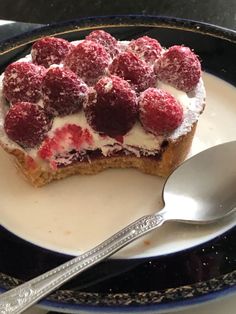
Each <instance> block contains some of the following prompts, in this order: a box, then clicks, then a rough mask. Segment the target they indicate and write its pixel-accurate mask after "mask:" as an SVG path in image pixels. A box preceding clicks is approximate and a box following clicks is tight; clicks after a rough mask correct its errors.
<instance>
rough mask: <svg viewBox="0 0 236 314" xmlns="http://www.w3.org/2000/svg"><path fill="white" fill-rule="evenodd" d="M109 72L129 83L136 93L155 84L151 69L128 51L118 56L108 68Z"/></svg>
mask: <svg viewBox="0 0 236 314" xmlns="http://www.w3.org/2000/svg"><path fill="white" fill-rule="evenodd" d="M109 71H110V73H111V74H114V75H117V76H120V77H121V78H123V79H124V80H127V81H129V83H130V85H131V86H132V87H133V88H134V89H135V90H136V91H138V92H140V91H143V90H145V89H147V88H148V87H151V86H154V84H155V75H154V72H153V70H152V68H151V67H150V66H148V65H147V64H146V62H144V61H142V60H141V59H139V58H138V57H137V56H136V55H135V54H133V53H132V52H130V51H128V52H123V53H121V54H119V55H118V56H117V57H116V58H115V59H114V60H113V62H112V64H111V65H110V66H109Z"/></svg>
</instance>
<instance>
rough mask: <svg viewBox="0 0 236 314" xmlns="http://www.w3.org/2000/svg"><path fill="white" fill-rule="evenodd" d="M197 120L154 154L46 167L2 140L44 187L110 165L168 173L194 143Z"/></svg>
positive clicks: (26, 173) (37, 184)
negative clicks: (187, 130) (52, 182)
mask: <svg viewBox="0 0 236 314" xmlns="http://www.w3.org/2000/svg"><path fill="white" fill-rule="evenodd" d="M196 126H197V122H195V123H194V124H193V125H192V128H191V130H190V131H189V132H188V133H186V134H184V135H182V136H180V137H179V138H177V139H176V140H168V142H167V145H165V147H164V148H162V150H161V151H160V154H159V155H158V156H157V158H155V157H136V156H133V155H132V156H131V155H127V156H114V157H98V158H96V159H94V160H91V161H78V162H75V163H73V164H71V165H69V166H66V167H63V168H57V169H55V170H53V169H47V170H45V169H44V168H43V167H42V166H40V164H36V163H35V162H34V161H33V162H32V160H31V159H30V157H29V156H28V155H27V153H26V152H24V151H23V150H20V149H17V148H15V149H11V148H9V147H8V146H6V145H4V143H0V144H1V146H2V147H3V149H4V150H5V151H6V152H8V153H9V154H11V155H12V156H13V158H14V159H15V163H16V165H17V167H18V168H20V170H21V172H22V173H23V174H24V176H25V178H26V179H27V180H28V181H29V182H30V183H31V184H32V185H33V186H35V187H41V186H43V185H45V184H48V183H49V182H51V181H53V180H59V179H62V178H65V177H68V176H71V175H74V174H81V175H85V174H97V173H99V172H101V171H103V170H105V169H108V168H136V169H138V170H140V171H142V172H144V173H147V174H151V175H158V176H161V177H166V176H168V175H169V174H170V173H171V172H172V171H173V170H174V169H175V168H176V167H177V166H178V165H179V164H180V163H181V162H183V161H184V159H185V158H186V156H187V154H188V152H189V150H190V148H191V144H192V139H193V136H194V133H195V130H196Z"/></svg>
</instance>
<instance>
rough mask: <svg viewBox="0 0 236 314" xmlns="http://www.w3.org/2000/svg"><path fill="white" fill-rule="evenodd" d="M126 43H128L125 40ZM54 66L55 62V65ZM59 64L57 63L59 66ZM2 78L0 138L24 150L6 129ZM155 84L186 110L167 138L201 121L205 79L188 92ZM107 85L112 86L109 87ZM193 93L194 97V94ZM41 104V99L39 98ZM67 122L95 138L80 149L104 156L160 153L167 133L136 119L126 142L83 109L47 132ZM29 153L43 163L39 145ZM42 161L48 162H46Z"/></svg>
mask: <svg viewBox="0 0 236 314" xmlns="http://www.w3.org/2000/svg"><path fill="white" fill-rule="evenodd" d="M124 44H125V45H127V43H124ZM18 61H27V62H30V61H31V56H29V55H28V56H26V57H25V58H22V59H20V60H18ZM52 66H53V65H52ZM56 66H58V65H56ZM2 80H3V74H2V75H1V76H0V137H1V141H2V142H4V143H5V145H6V146H8V147H9V148H10V147H11V148H16V147H17V148H18V149H21V150H23V148H21V147H20V146H19V145H18V144H16V143H14V142H13V141H11V140H10V139H9V138H8V136H7V135H6V133H5V131H4V117H5V114H6V111H7V106H6V101H5V98H4V96H3V93H2V85H3V84H2ZM156 86H157V87H158V88H161V89H163V90H165V91H167V92H169V93H170V94H171V95H172V96H173V97H175V98H176V99H177V100H178V101H179V103H180V104H181V105H182V107H183V109H184V120H183V122H182V124H181V125H180V126H179V127H178V128H177V129H176V130H174V131H173V132H172V133H171V134H169V136H168V137H167V139H171V140H175V139H177V138H178V137H179V136H181V135H184V134H186V133H187V132H189V131H190V130H191V127H192V125H193V123H194V122H196V121H197V120H198V117H199V115H200V113H201V112H202V110H203V108H204V99H205V90H204V86H203V82H202V80H200V82H199V83H198V85H197V87H196V89H195V91H194V94H193V95H190V96H189V95H187V94H186V93H185V92H183V91H180V90H177V89H176V88H174V87H172V86H170V85H167V84H164V83H162V82H160V81H158V82H157V84H156ZM107 88H110V87H109V86H108V87H107ZM191 96H192V97H191ZM39 103H40V105H41V106H42V101H41V100H40V101H39ZM66 124H75V125H77V126H80V127H81V128H82V129H87V130H88V131H89V132H90V134H91V136H92V138H93V141H92V144H91V143H90V144H89V143H87V144H86V143H85V144H84V145H83V146H82V147H81V149H82V150H84V151H85V150H96V149H100V150H101V152H102V154H103V155H104V156H109V155H111V154H112V152H114V151H119V150H122V149H125V150H126V151H128V152H130V153H133V154H134V155H136V156H137V157H139V156H140V153H142V154H143V155H146V156H152V155H155V154H157V153H158V151H159V149H160V145H161V144H162V142H163V140H164V136H155V135H153V134H152V133H149V132H146V131H145V130H144V129H143V127H142V126H141V124H140V122H138V121H137V122H136V124H135V125H134V126H133V128H132V129H131V130H130V131H129V132H128V133H127V134H126V135H124V136H123V142H122V143H121V142H119V141H118V140H116V139H114V138H111V137H109V136H105V137H104V136H101V135H100V134H99V133H97V132H95V131H94V130H93V129H92V128H91V127H90V126H89V124H88V123H87V121H86V118H85V115H84V112H83V111H82V110H81V111H80V112H79V113H75V114H72V115H68V116H65V117H55V118H54V121H53V125H52V128H51V130H50V131H49V133H48V136H49V137H53V135H54V133H55V131H56V130H57V129H59V128H61V127H63V126H65V125H66ZM62 147H63V148H64V151H65V152H66V151H69V150H70V149H73V148H72V147H71V144H70V141H67V143H66V142H65V143H63V145H62ZM27 153H28V155H30V156H31V157H32V158H35V159H37V161H38V162H41V161H42V160H40V158H39V156H38V148H34V149H28V150H27ZM42 164H45V162H43V163H42Z"/></svg>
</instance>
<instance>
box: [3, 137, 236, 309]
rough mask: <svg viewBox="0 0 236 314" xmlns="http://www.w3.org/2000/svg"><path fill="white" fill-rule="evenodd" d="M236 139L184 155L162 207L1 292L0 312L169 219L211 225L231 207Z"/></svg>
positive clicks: (31, 300) (235, 203) (235, 197)
mask: <svg viewBox="0 0 236 314" xmlns="http://www.w3.org/2000/svg"><path fill="white" fill-rule="evenodd" d="M235 160H236V141H233V142H229V143H226V144H222V145H218V146H215V147H213V148H210V149H207V150H205V151H203V152H201V153H200V154H198V155H195V156H194V157H192V158H190V159H188V160H187V161H186V162H184V163H183V164H182V165H181V166H180V167H179V168H177V169H176V170H175V171H174V172H173V173H172V175H171V176H170V177H169V178H168V179H167V181H166V183H165V186H164V189H163V200H164V203H165V207H164V208H163V209H162V210H161V211H160V212H158V213H155V214H153V215H147V216H144V217H142V218H140V219H138V220H136V221H135V222H133V223H132V224H130V225H128V226H127V227H125V228H124V229H122V230H121V231H119V232H118V233H116V234H115V235H113V236H112V237H110V238H109V239H108V240H106V241H104V242H102V243H101V244H99V245H98V246H96V247H95V248H93V249H91V250H89V251H87V252H85V253H84V254H82V255H80V256H78V257H76V258H74V259H72V260H70V261H69V262H66V263H65V264H63V265H61V266H59V267H57V268H55V269H53V270H51V271H48V272H46V273H45V274H43V275H40V276H38V277H36V278H34V279H32V280H30V281H28V282H26V283H24V284H22V285H20V286H18V287H16V288H14V289H12V290H10V291H8V292H6V293H3V294H2V295H1V296H0V313H1V314H5V313H14V314H17V313H22V311H24V310H26V309H27V308H29V307H30V306H31V305H33V304H35V303H36V302H37V301H39V300H40V299H42V298H43V297H45V296H46V295H48V294H49V293H50V292H52V291H53V290H55V289H56V288H58V287H60V286H61V285H62V284H64V283H65V282H67V281H68V280H69V279H71V278H72V277H74V276H76V275H78V274H79V273H81V272H82V271H84V270H85V269H87V268H89V267H91V266H93V265H94V264H96V263H98V262H100V261H102V260H103V259H105V258H107V257H108V256H110V255H112V254H114V253H115V252H117V251H118V250H120V249H121V248H123V247H124V246H126V245H127V244H129V243H131V242H133V241H134V240H135V239H137V238H139V237H141V236H143V235H145V234H146V233H148V232H150V231H152V230H154V229H155V228H157V227H159V226H161V225H162V224H163V223H164V222H166V221H168V220H175V221H181V222H185V223H191V224H192V223H194V224H195V223H197V224H206V223H213V222H215V221H217V220H219V219H220V218H222V217H224V216H226V215H229V214H232V213H233V212H234V211H235V210H236V162H235Z"/></svg>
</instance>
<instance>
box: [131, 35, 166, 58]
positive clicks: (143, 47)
mask: <svg viewBox="0 0 236 314" xmlns="http://www.w3.org/2000/svg"><path fill="white" fill-rule="evenodd" d="M127 50H128V51H131V52H133V53H134V54H136V55H137V56H138V57H139V58H140V59H142V60H144V61H145V62H147V63H150V64H152V63H154V61H156V60H157V59H159V58H160V56H161V53H162V51H163V49H162V47H161V45H160V43H159V42H158V41H157V40H156V39H154V38H150V37H148V36H143V37H140V38H138V39H136V40H132V41H131V42H130V43H129V45H128V48H127Z"/></svg>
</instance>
